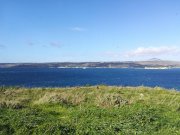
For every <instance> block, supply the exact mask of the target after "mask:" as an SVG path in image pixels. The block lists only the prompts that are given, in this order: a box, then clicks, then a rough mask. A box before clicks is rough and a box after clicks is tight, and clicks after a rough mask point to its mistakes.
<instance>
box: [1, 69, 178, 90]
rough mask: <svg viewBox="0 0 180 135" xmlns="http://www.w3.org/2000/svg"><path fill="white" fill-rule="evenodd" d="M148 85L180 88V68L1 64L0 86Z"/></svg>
mask: <svg viewBox="0 0 180 135" xmlns="http://www.w3.org/2000/svg"><path fill="white" fill-rule="evenodd" d="M92 85H111V86H148V87H163V88H167V89H176V90H178V91H179V90H180V69H163V70H162V69H133V68H125V69H122V68H0V86H20V87H73V86H92Z"/></svg>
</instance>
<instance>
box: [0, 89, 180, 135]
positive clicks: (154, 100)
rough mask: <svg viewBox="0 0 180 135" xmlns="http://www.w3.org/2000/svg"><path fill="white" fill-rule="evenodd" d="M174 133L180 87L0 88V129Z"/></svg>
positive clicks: (178, 128)
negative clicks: (170, 88) (176, 88)
mask: <svg viewBox="0 0 180 135" xmlns="http://www.w3.org/2000/svg"><path fill="white" fill-rule="evenodd" d="M1 134H2V135H6V134H7V135H8V134H9V135H13V134H15V135H31V134H33V135H37V134H42V135H59V134H61V135H68V134H77V135H84V134H85V135H98V134H102V135H106V134H107V135H116V134H119V135H124V134H125V135H131V134H132V135H134V134H143V135H145V134H148V135H149V134H155V135H156V134H157V135H159V134H163V135H173V134H174V135H177V134H180V93H179V92H178V91H175V90H164V89H162V88H158V87H157V88H147V87H111V86H86V87H73V88H18V87H16V88H12V87H7V88H6V87H1V88H0V135H1Z"/></svg>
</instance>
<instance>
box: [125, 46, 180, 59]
mask: <svg viewBox="0 0 180 135" xmlns="http://www.w3.org/2000/svg"><path fill="white" fill-rule="evenodd" d="M177 53H180V48H178V47H175V46H161V47H138V48H136V49H135V50H132V51H129V52H126V53H125V56H126V57H139V56H160V55H175V54H177Z"/></svg>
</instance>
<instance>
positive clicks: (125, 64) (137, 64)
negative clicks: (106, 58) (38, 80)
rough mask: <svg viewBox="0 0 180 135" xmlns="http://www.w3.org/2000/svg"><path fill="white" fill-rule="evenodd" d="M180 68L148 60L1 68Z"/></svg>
mask: <svg viewBox="0 0 180 135" xmlns="http://www.w3.org/2000/svg"><path fill="white" fill-rule="evenodd" d="M14 67H20V68H26V67H27V68H83V69H86V68H140V69H172V68H180V61H167V60H166V61H164V60H148V61H122V62H121V61H120V62H50V63H0V68H14Z"/></svg>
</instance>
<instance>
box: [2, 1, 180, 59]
mask: <svg viewBox="0 0 180 135" xmlns="http://www.w3.org/2000/svg"><path fill="white" fill-rule="evenodd" d="M179 54H180V1H179V0H0V62H62V61H75V62H78V61H126V60H146V59H150V58H154V57H156V58H161V59H169V60H180V55H179Z"/></svg>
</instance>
